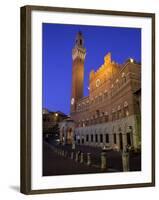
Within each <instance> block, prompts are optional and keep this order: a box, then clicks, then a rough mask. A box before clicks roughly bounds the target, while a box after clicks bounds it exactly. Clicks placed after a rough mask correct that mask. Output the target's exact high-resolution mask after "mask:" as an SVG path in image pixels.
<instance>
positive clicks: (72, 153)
mask: <svg viewBox="0 0 159 200" xmlns="http://www.w3.org/2000/svg"><path fill="white" fill-rule="evenodd" d="M73 158H74V152H71V159H72V160H73Z"/></svg>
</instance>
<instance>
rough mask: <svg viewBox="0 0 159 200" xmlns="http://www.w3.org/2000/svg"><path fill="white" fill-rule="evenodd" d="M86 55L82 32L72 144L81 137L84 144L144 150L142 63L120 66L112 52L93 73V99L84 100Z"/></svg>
mask: <svg viewBox="0 0 159 200" xmlns="http://www.w3.org/2000/svg"><path fill="white" fill-rule="evenodd" d="M85 56H86V49H85V47H84V39H83V36H82V33H81V32H79V33H78V34H77V37H76V40H75V47H74V48H73V50H72V59H73V66H72V96H71V114H70V115H71V118H72V120H73V121H74V124H75V125H74V127H75V128H73V130H74V135H73V136H72V141H73V140H74V139H75V141H76V142H77V138H78V141H79V143H80V144H83V145H92V146H101V147H102V146H108V147H112V148H118V149H123V147H124V146H126V145H129V146H131V147H133V148H134V149H138V148H140V145H141V120H140V106H141V102H140V98H141V64H140V63H137V62H136V61H135V60H134V59H132V58H130V59H128V60H127V61H126V62H125V63H123V64H122V65H119V64H117V63H116V62H114V61H112V58H111V53H108V54H107V55H106V56H105V57H104V63H103V65H102V66H100V67H99V69H98V70H97V71H96V72H95V71H94V70H92V71H91V72H90V75H89V96H86V97H84V96H83V80H84V61H85ZM93 59H95V58H93ZM65 126H66V125H65ZM62 128H64V127H61V134H62ZM66 137H67V136H66ZM61 138H62V137H61Z"/></svg>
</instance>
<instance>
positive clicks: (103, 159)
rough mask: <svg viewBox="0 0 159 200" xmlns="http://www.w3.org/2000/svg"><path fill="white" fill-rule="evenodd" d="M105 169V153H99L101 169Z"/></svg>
mask: <svg viewBox="0 0 159 200" xmlns="http://www.w3.org/2000/svg"><path fill="white" fill-rule="evenodd" d="M106 168H107V158H106V152H105V151H103V152H101V169H106Z"/></svg>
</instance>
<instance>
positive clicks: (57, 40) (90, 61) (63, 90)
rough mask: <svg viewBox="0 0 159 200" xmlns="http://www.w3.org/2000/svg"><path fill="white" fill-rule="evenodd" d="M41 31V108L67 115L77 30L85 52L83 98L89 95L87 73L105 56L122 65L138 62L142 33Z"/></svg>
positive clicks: (48, 27) (56, 27)
mask: <svg viewBox="0 0 159 200" xmlns="http://www.w3.org/2000/svg"><path fill="white" fill-rule="evenodd" d="M42 29H43V30H42V31H43V38H42V40H43V108H47V109H49V110H51V111H58V110H59V111H61V112H64V113H66V114H69V113H70V99H71V80H72V48H73V47H74V44H75V37H76V34H77V32H78V31H79V30H80V31H82V33H83V36H84V40H85V43H84V46H85V48H86V59H85V65H84V68H85V72H84V73H85V74H84V95H85V96H86V95H88V89H87V88H88V80H89V72H90V71H91V70H92V69H94V70H96V69H98V68H99V67H100V66H101V65H102V64H103V61H104V56H105V55H106V54H107V53H108V52H111V53H112V60H114V61H116V62H118V63H120V64H122V63H123V62H124V61H125V60H126V59H128V58H130V57H132V58H134V59H135V60H136V61H139V62H140V61H141V29H138V28H119V27H99V26H83V25H63V24H46V23H44V24H43V26H42Z"/></svg>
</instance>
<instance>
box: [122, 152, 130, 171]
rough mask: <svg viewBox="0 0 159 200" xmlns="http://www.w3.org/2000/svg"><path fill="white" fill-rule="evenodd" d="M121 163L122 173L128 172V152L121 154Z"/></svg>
mask: <svg viewBox="0 0 159 200" xmlns="http://www.w3.org/2000/svg"><path fill="white" fill-rule="evenodd" d="M122 163H123V171H124V172H128V171H129V170H130V169H129V152H124V151H123V153H122Z"/></svg>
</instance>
